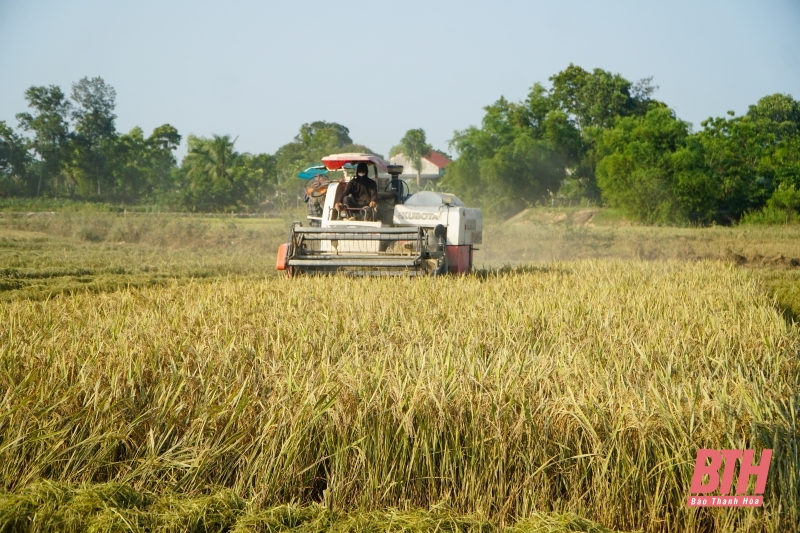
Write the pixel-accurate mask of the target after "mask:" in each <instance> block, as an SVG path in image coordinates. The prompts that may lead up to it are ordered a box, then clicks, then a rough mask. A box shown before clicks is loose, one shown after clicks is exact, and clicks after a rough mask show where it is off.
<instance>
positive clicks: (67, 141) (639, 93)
mask: <svg viewBox="0 0 800 533" xmlns="http://www.w3.org/2000/svg"><path fill="white" fill-rule="evenodd" d="M549 82H550V83H549V84H548V86H545V85H544V84H542V83H536V84H534V85H533V87H532V88H531V89H530V92H529V94H528V96H527V98H526V99H525V100H523V101H520V102H510V101H508V100H506V99H505V98H503V97H501V98H500V99H499V100H497V101H496V102H494V103H493V104H491V105H489V106H487V107H485V108H484V111H485V114H484V117H483V120H482V122H481V125H480V127H476V126H471V127H468V128H466V129H464V130H460V131H456V132H454V135H453V138H452V140H451V141H450V148H451V150H453V151H455V153H456V154H457V155H458V157H457V158H456V159H455V160H454V161H453V162H452V163H451V164H450V165H449V166H448V167H447V171H446V173H445V176H444V178H443V180H442V183H441V184H440V187H442V188H446V189H449V190H451V191H452V192H454V193H456V194H458V195H459V196H461V197H462V198H463V199H464V200H465V201H467V202H468V203H469V204H472V205H478V206H480V207H482V208H483V209H484V210H485V212H486V213H487V215H489V216H495V217H505V216H510V215H513V214H514V213H516V212H519V211H520V210H522V209H524V208H526V207H529V206H533V205H537V204H542V203H549V202H551V201H552V200H553V199H556V198H558V199H562V200H563V199H569V200H570V201H574V202H593V203H604V204H606V205H610V206H614V207H617V208H619V209H621V210H622V211H624V212H625V213H626V214H627V215H628V216H629V217H631V218H633V219H635V220H639V221H642V222H647V223H697V224H709V223H722V224H729V223H733V222H736V221H739V220H741V219H742V218H743V217H745V218H748V219H750V220H753V221H761V222H787V221H797V220H798V212H800V103H799V102H797V101H795V100H794V99H793V98H792V97H791V96H789V95H784V94H773V95H769V96H765V97H764V98H762V99H761V100H759V101H758V102H757V103H755V104H754V105H752V106H750V107H749V110H748V111H747V113H745V114H744V115H741V116H736V115H735V114H734V113H733V112H729V113H728V115H727V116H725V117H718V118H709V119H707V120H705V121H703V122H702V124H701V126H702V128H701V129H700V130H699V131H696V132H695V131H692V128H691V126H690V125H689V124H688V123H687V122H685V121H682V120H680V119H679V118H678V117H677V115H676V113H675V112H674V110H672V109H670V108H669V106H668V105H667V104H665V103H664V102H661V101H659V100H657V99H655V98H654V97H653V95H654V93H655V91H656V90H657V87H656V86H654V85H653V84H652V78H646V79H643V80H639V81H637V82H631V81H629V80H627V79H625V78H623V77H622V76H621V75H619V74H612V73H610V72H607V71H604V70H602V69H595V70H593V71H587V70H584V69H583V68H581V67H579V66H576V65H570V66H569V67H567V68H566V69H565V70H563V71H561V72H559V73H557V74H555V75H553V76H551V77H550V78H549ZM25 98H26V100H27V102H28V107H29V109H28V111H27V112H23V113H19V114H17V116H16V118H17V121H18V127H17V129H16V130H15V129H14V128H12V127H11V126H9V125H8V124H6V123H5V122H2V121H0V197H2V196H5V197H14V196H15V197H42V196H46V197H66V198H75V199H83V200H89V201H109V202H116V203H124V204H133V203H139V204H161V205H166V206H169V207H170V208H173V209H183V210H192V211H251V210H256V209H271V210H272V209H274V210H279V209H282V208H286V207H288V206H290V205H294V204H295V202H296V198H297V191H298V183H297V180H296V179H294V178H295V176H296V175H297V173H298V172H299V171H301V170H303V169H304V168H306V167H308V166H310V165H313V164H318V163H319V161H320V159H321V158H322V157H323V156H325V155H328V154H331V153H336V152H368V153H374V152H373V151H372V150H370V149H369V148H368V147H367V146H364V145H361V144H356V143H354V141H353V139H352V138H351V137H350V134H349V130H348V128H347V127H345V126H343V125H341V124H338V123H335V122H325V121H317V122H312V123H307V124H303V125H302V126H301V127H300V130H299V132H298V134H297V135H296V136H295V138H294V139H293V140H292V141H290V142H289V143H286V144H285V145H283V146H281V147H280V148H279V149H278V150H277V151H276V152H275V153H274V154H266V153H262V154H249V153H239V152H237V151H236V149H235V142H236V139H234V138H231V136H229V135H212V136H211V137H210V138H205V137H198V136H194V135H189V136H188V138H187V146H188V150H187V153H186V156H185V157H184V158H183V159H182V160H181V161H180V163H178V161H177V160H176V158H175V151H176V149H177V147H178V146H179V145H180V143H181V140H182V138H181V135H180V134H179V133H178V131H177V129H176V128H174V127H173V126H171V125H169V124H164V125H163V126H159V127H158V128H155V129H154V130H153V131H152V133H150V135H149V136H145V133H144V132H143V131H142V129H141V128H138V127H136V128H134V129H132V130H131V131H130V132H128V133H119V132H117V130H116V125H115V120H116V115H115V114H114V110H115V104H116V93H115V91H114V89H113V88H112V87H111V86H110V85H108V84H107V83H105V82H104V81H103V79H102V78H99V77H98V78H91V79H90V78H83V79H81V80H80V81H78V82H77V83H74V84H73V85H72V91H71V94H70V96H69V97H67V96H66V95H65V93H64V92H63V91H62V90H61V88H60V87H57V86H54V85H51V86H48V87H44V86H43V87H31V88H29V89H28V90H27V91H26V92H25ZM431 149H432V147H431V145H430V144H428V143H427V141H426V139H425V132H424V130H422V129H421V128H419V129H412V130H408V132H406V135H405V136H404V137H403V139H401V141H400V143H399V144H398V145H397V146H395V147H394V148H392V154H394V153H399V152H403V153H405V154H406V155H408V156H409V157H410V159H411V160H412V162H414V166H415V167H417V173H419V162H420V158H421V157H422V156H424V155H425V154H426V153H427V152H428V151H430V150H431ZM390 155H391V154H390Z"/></svg>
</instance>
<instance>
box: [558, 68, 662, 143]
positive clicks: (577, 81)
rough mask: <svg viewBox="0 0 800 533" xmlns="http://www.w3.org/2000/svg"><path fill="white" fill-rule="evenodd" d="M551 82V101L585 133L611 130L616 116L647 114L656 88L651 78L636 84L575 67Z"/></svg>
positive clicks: (604, 73)
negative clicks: (587, 130) (587, 131)
mask: <svg viewBox="0 0 800 533" xmlns="http://www.w3.org/2000/svg"><path fill="white" fill-rule="evenodd" d="M550 81H551V82H552V83H553V88H552V91H551V97H552V99H553V100H554V101H555V102H556V103H557V105H558V107H560V108H561V109H562V110H564V111H565V112H567V113H568V114H569V115H570V117H571V118H572V120H574V122H575V124H576V125H577V126H578V128H579V129H580V130H582V131H585V130H586V129H587V128H591V127H599V128H610V127H612V126H614V121H615V120H616V118H617V117H625V116H631V115H644V114H645V113H646V112H647V109H648V104H649V102H650V96H651V95H652V94H653V92H654V91H655V90H656V89H657V87H654V86H653V85H652V84H651V82H652V78H645V79H643V80H640V81H639V82H637V83H636V84H634V83H631V82H630V81H628V80H626V79H625V78H623V77H622V76H620V75H619V74H612V73H611V72H608V71H605V70H602V69H599V68H596V69H594V71H592V72H588V71H586V70H584V69H582V68H581V67H579V66H576V65H573V64H570V65H569V67H567V68H566V69H565V70H563V71H561V72H559V73H558V74H556V75H554V76H552V77H551V78H550Z"/></svg>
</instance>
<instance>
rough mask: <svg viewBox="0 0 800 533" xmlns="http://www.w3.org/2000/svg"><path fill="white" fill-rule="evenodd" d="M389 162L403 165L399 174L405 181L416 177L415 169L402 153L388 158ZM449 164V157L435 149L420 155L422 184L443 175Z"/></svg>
mask: <svg viewBox="0 0 800 533" xmlns="http://www.w3.org/2000/svg"><path fill="white" fill-rule="evenodd" d="M389 162H390V163H392V164H393V165H403V173H402V174H401V175H400V178H401V179H404V180H406V181H413V180H416V179H417V171H416V170H414V167H413V166H412V164H411V161H409V160H408V158H407V157H406V156H404V155H403V154H397V155H396V156H394V157H390V158H389ZM449 164H450V159H448V158H447V157H445V156H443V155H442V154H440V153H439V152H437V151H435V150H431V151H430V152H428V154H427V155H424V156H422V172H421V173H420V178H422V181H423V184H424V183H425V182H426V181H433V180H438V179H439V178H441V177H442V176H443V175H444V169H445V167H446V166H447V165H449Z"/></svg>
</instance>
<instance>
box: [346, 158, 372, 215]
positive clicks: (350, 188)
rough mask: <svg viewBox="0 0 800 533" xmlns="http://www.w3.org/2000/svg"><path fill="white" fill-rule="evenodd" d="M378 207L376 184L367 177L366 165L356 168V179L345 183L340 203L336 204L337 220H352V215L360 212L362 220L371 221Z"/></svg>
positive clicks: (359, 165)
mask: <svg viewBox="0 0 800 533" xmlns="http://www.w3.org/2000/svg"><path fill="white" fill-rule="evenodd" d="M377 205H378V184H377V183H375V181H374V180H372V179H370V178H369V177H368V176H367V164H366V163H359V164H358V165H357V166H356V177H355V178H353V179H352V180H350V181H349V182H347V187H346V188H345V190H344V194H343V196H342V200H341V202H339V203H337V204H336V209H337V210H338V211H339V218H340V219H344V218H346V219H347V220H354V219H355V217H354V216H353V214H354V213H356V212H358V211H362V212H363V213H364V220H372V218H373V214H374V212H375V206H377Z"/></svg>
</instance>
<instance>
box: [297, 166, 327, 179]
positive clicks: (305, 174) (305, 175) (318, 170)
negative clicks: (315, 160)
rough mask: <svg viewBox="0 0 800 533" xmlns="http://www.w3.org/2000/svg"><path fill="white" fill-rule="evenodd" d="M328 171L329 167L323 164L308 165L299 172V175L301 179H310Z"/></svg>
mask: <svg viewBox="0 0 800 533" xmlns="http://www.w3.org/2000/svg"><path fill="white" fill-rule="evenodd" d="M327 173H328V169H327V168H325V167H324V166H322V165H319V166H315V167H308V168H307V169H305V170H304V171H302V172H301V173H299V174H298V175H297V177H298V178H300V179H301V180H309V179H311V178H315V177H317V176H324V175H325V174H327Z"/></svg>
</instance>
